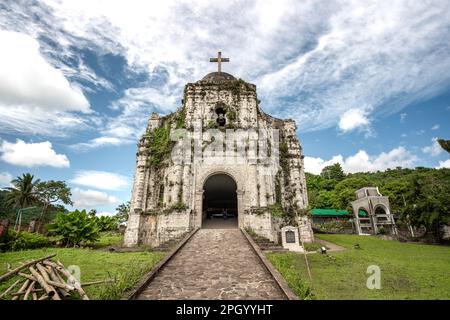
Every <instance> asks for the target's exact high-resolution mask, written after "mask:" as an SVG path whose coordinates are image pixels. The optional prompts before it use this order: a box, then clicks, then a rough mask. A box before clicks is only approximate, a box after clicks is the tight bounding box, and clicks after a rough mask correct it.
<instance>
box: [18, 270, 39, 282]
mask: <svg viewBox="0 0 450 320" xmlns="http://www.w3.org/2000/svg"><path fill="white" fill-rule="evenodd" d="M17 274H18V275H19V276H21V277H24V278H26V279H28V280H31V281H36V278H35V277H33V276H32V275H31V274H26V273H23V272H18V273H17Z"/></svg>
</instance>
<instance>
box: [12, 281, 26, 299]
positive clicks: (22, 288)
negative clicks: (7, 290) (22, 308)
mask: <svg viewBox="0 0 450 320" xmlns="http://www.w3.org/2000/svg"><path fill="white" fill-rule="evenodd" d="M30 282H31V281H30V280H29V279H26V280H25V282H24V283H23V285H22V286H21V287H20V289H19V291H17V292H16V293H17V295H15V296H14V297H13V298H12V299H13V300H17V299H19V296H20V295H21V294H22V293H24V292H25V290H26V289H27V287H28V284H29V283H30Z"/></svg>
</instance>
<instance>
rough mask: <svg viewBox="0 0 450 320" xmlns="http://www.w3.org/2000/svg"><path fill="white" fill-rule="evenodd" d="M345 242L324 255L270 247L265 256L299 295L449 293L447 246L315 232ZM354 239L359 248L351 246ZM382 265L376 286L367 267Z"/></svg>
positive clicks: (369, 296)
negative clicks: (369, 282)
mask: <svg viewBox="0 0 450 320" xmlns="http://www.w3.org/2000/svg"><path fill="white" fill-rule="evenodd" d="M316 237H317V238H320V239H323V240H327V241H330V242H333V243H336V244H338V245H341V246H343V247H345V248H346V250H345V251H341V252H334V253H329V254H327V255H321V254H309V255H307V257H308V261H309V265H310V267H311V273H312V277H313V281H312V282H310V281H309V277H308V273H307V270H306V263H305V258H304V255H303V254H296V253H269V254H267V257H268V259H269V260H270V261H271V262H272V264H273V265H274V266H275V267H276V268H277V269H278V271H280V273H281V274H282V275H283V276H284V277H285V279H286V280H287V281H288V283H289V285H290V287H291V288H292V289H293V290H294V291H295V292H296V293H297V294H298V295H299V296H300V297H303V298H304V297H305V296H306V295H308V293H309V292H310V293H311V295H309V297H310V298H313V299H450V247H448V246H437V245H426V244H416V243H401V242H397V241H386V240H381V239H378V238H376V237H369V236H356V235H332V234H327V235H322V234H321V235H316ZM356 243H358V244H359V245H360V249H355V248H354V245H355V244H356ZM370 265H377V266H379V267H380V269H381V289H379V290H378V289H373V290H370V289H368V288H367V286H366V282H367V278H368V277H369V276H370V274H367V273H366V271H367V267H368V266H370Z"/></svg>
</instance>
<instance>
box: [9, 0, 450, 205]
mask: <svg viewBox="0 0 450 320" xmlns="http://www.w3.org/2000/svg"><path fill="white" fill-rule="evenodd" d="M449 39H450V6H449V2H448V1H445V0H443V1H438V0H436V1H431V0H427V1H394V2H392V3H391V2H390V3H387V2H385V1H332V0H330V1H264V2H262V1H259V2H256V1H221V2H220V3H215V4H214V6H211V4H210V2H207V1H164V2H163V3H162V2H161V1H158V2H157V1H130V0H127V1H119V0H116V1H66V0H62V1H39V2H35V1H9V0H6V1H2V2H1V3H0V43H2V49H1V50H0V184H1V186H7V185H9V181H10V180H11V178H13V177H16V176H17V175H20V174H22V173H24V172H31V173H34V174H35V175H36V176H37V177H39V178H41V179H58V180H65V181H67V182H68V183H69V185H70V186H71V187H72V190H73V194H74V195H73V196H74V200H75V206H76V207H77V208H88V209H90V208H96V209H97V210H98V211H99V212H103V213H112V212H114V208H115V207H116V206H117V205H118V204H119V203H121V202H125V201H127V200H128V199H129V198H130V193H131V191H130V190H131V185H132V177H133V171H134V164H135V153H136V143H137V140H138V138H139V136H140V135H141V134H142V132H143V131H144V129H145V126H146V123H147V119H148V117H149V115H150V114H151V112H154V111H156V112H159V113H162V114H166V113H169V112H172V111H175V110H176V109H177V108H178V107H180V104H181V98H182V92H183V87H184V85H185V84H186V83H187V82H194V81H196V80H198V79H201V78H202V77H203V76H204V75H205V74H206V73H208V72H210V71H214V70H215V68H216V66H214V65H212V64H210V63H209V62H208V61H209V58H210V57H213V56H215V55H216V52H217V51H219V50H221V51H223V54H224V55H225V56H226V57H230V59H231V62H230V63H227V64H225V65H224V71H227V72H229V73H232V74H233V75H235V76H236V77H239V78H242V79H244V80H246V81H248V82H251V83H254V84H256V85H257V88H258V95H259V98H260V99H261V101H262V102H261V107H262V108H263V110H264V111H266V112H268V113H270V114H272V115H274V116H277V117H281V118H293V119H295V120H296V122H297V125H298V136H299V138H300V140H301V142H302V146H303V150H304V152H305V155H306V158H305V167H306V171H309V172H313V173H318V172H320V170H321V168H323V166H325V165H327V164H331V163H333V162H340V163H341V164H342V166H343V168H344V170H345V171H346V172H357V171H376V170H385V169H386V168H390V167H396V166H402V167H416V166H426V167H434V168H439V167H450V157H449V155H448V154H447V153H445V151H443V150H441V149H440V148H439V147H438V145H437V143H436V142H435V139H436V138H437V137H439V138H447V139H448V138H449V132H450V130H449V129H450V128H449V127H450V125H449V123H450V121H449V119H450V41H449ZM1 186H0V187H1Z"/></svg>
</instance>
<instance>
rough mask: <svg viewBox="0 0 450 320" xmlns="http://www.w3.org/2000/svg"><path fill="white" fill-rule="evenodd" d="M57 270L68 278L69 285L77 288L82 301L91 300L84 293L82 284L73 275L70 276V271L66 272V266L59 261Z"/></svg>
mask: <svg viewBox="0 0 450 320" xmlns="http://www.w3.org/2000/svg"><path fill="white" fill-rule="evenodd" d="M56 270H58V271H60V272H61V273H62V274H63V275H64V276H66V277H67V281H69V283H70V284H72V285H73V286H74V287H75V289H76V290H77V291H78V293H79V295H80V297H81V299H83V300H89V297H88V296H87V294H86V292H84V290H83V288H82V287H81V284H80V283H79V282H78V280H77V279H75V277H74V276H73V275H72V274H70V272H69V271H67V270H66V268H65V267H64V265H63V264H62V263H61V262H60V261H59V260H58V261H57V267H56Z"/></svg>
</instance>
